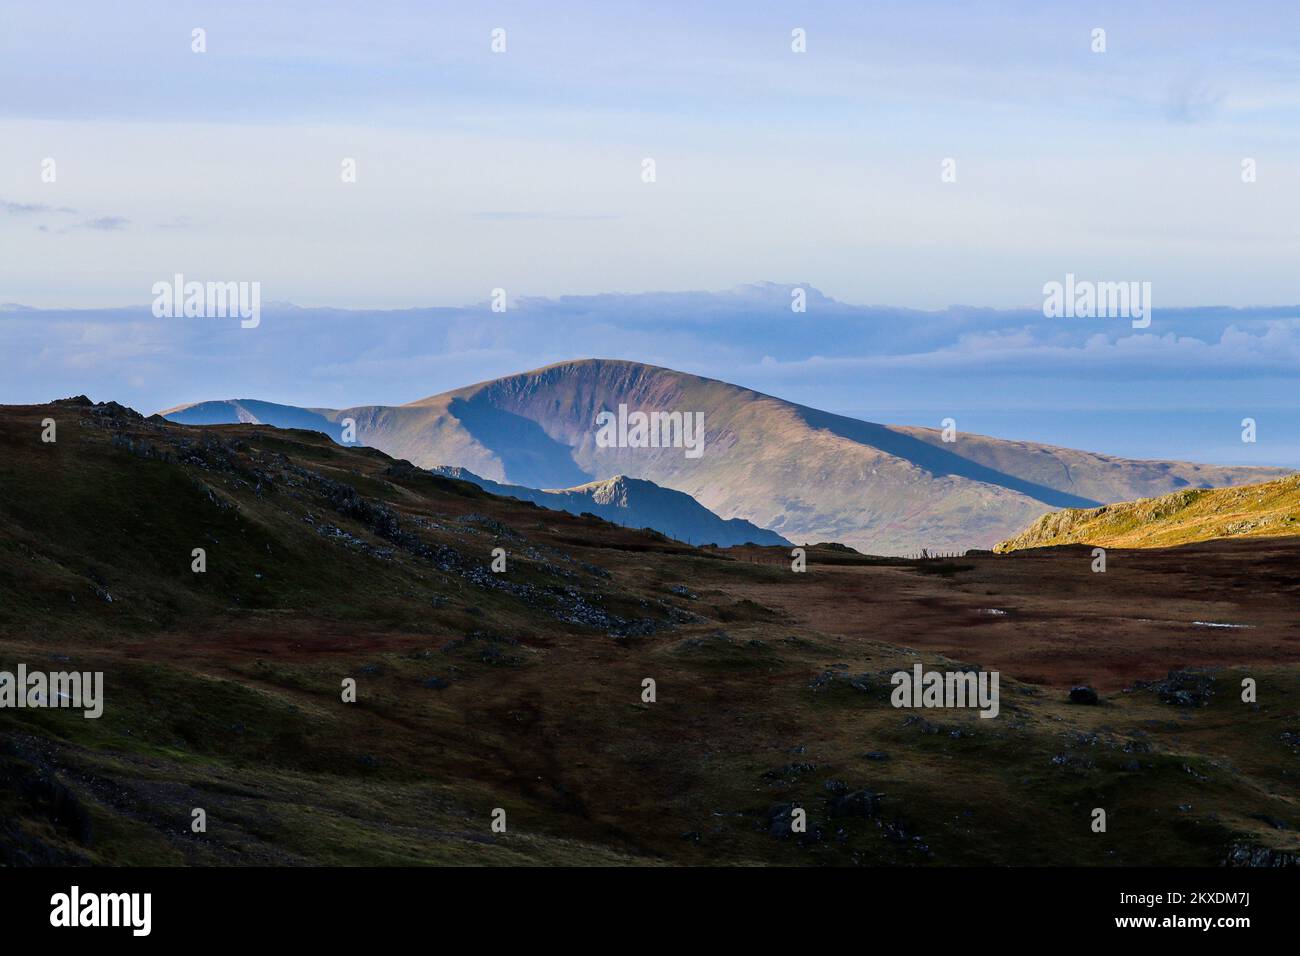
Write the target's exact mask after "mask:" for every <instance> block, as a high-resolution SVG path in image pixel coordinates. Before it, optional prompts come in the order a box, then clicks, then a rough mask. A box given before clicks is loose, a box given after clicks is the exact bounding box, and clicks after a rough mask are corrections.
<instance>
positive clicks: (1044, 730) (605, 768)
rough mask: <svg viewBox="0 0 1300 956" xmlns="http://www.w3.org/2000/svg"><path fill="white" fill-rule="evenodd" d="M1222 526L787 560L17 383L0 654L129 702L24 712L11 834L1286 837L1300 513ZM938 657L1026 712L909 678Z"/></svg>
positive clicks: (334, 861)
mask: <svg viewBox="0 0 1300 956" xmlns="http://www.w3.org/2000/svg"><path fill="white" fill-rule="evenodd" d="M46 418H52V419H54V420H55V421H56V423H57V426H58V432H57V442H55V443H43V442H42V441H41V440H40V435H41V432H42V428H43V426H42V421H43V420H44V419H46ZM1196 547H1199V548H1201V549H1202V550H1200V551H1197V552H1196V553H1194V554H1192V555H1190V556H1189V555H1188V554H1187V553H1186V552H1183V551H1179V552H1163V551H1149V552H1134V553H1132V554H1131V557H1127V558H1125V560H1116V561H1114V562H1112V568H1111V570H1110V571H1109V572H1108V573H1107V574H1105V575H1094V574H1091V573H1090V572H1089V570H1088V564H1089V558H1088V554H1087V551H1086V549H1068V548H1067V549H1061V550H1058V551H1054V552H1034V553H1030V554H1025V555H1012V556H1008V557H993V556H972V557H969V558H967V559H962V560H957V561H922V562H911V561H904V560H901V559H881V558H871V557H866V556H863V555H859V554H855V553H853V552H852V551H847V550H845V549H843V548H840V547H822V548H812V549H809V551H808V569H807V571H806V572H804V573H801V574H796V573H793V572H792V571H791V566H790V554H789V550H788V549H786V548H761V547H750V548H739V549H729V550H700V549H692V548H689V547H686V546H685V545H682V544H680V543H678V542H674V541H671V540H669V539H667V538H663V537H660V536H656V535H650V534H645V533H643V532H635V531H629V530H626V529H623V528H620V527H618V526H616V525H613V524H610V523H608V522H604V521H601V520H599V519H596V518H584V517H580V516H577V515H570V514H567V513H564V512H559V511H549V510H544V509H540V508H537V507H535V506H533V505H531V504H529V503H527V502H521V501H517V500H512V499H505V498H497V497H494V496H492V495H489V494H487V493H485V492H484V491H482V490H481V489H479V488H477V487H475V486H474V485H471V484H469V483H465V482H459V481H454V480H450V479H447V478H444V477H439V476H433V475H430V474H428V473H425V472H423V471H420V470H418V469H415V468H412V467H411V466H409V465H407V464H405V463H403V462H400V461H395V460H393V459H391V458H389V457H388V456H386V455H384V454H382V453H380V452H378V451H374V450H371V449H359V448H342V447H339V446H337V445H335V444H333V443H332V442H330V441H329V439H327V438H326V437H325V436H323V435H320V434H318V433H314V432H309V431H284V430H276V429H269V428H265V427H258V426H252V425H231V426H217V427H207V428H195V427H188V426H181V425H175V424H170V423H167V422H164V421H162V420H160V419H148V420H146V419H143V418H141V417H140V416H138V415H136V414H135V413H133V412H131V411H130V410H128V409H123V408H121V407H119V406H115V405H112V404H101V405H92V404H90V403H89V402H87V401H85V400H81V399H78V400H69V401H66V402H60V403H55V404H53V405H46V406H32V407H3V408H0V671H11V672H12V671H13V670H14V669H15V668H16V667H17V666H18V665H19V664H26V665H27V666H28V667H29V668H47V669H74V668H75V669H77V670H87V671H96V670H97V671H102V672H104V674H105V702H104V714H103V716H102V717H101V718H100V719H98V720H86V719H84V718H83V717H82V716H81V715H80V713H78V712H73V711H67V710H42V709H24V710H14V709H3V708H0V864H69V863H75V864H142V863H167V864H268V865H300V864H326V865H374V864H463V863H482V864H518V863H589V864H664V863H676V864H731V863H742V864H746V863H752V864H835V865H855V864H857V865H863V864H868V865H870V864H885V865H890V864H924V865H944V864H974V863H994V864H1070V863H1078V864H1095V865H1135V864H1169V865H1176V864H1196V865H1207V866H1209V865H1219V864H1223V863H1231V864H1251V863H1253V864H1258V865H1266V864H1277V863H1283V862H1288V861H1294V860H1295V859H1296V855H1297V847H1296V833H1297V828H1298V827H1300V806H1297V795H1296V788H1295V774H1296V760H1297V757H1298V756H1300V681H1298V680H1297V675H1298V674H1300V663H1298V662H1300V643H1298V642H1297V641H1296V639H1295V630H1294V620H1295V617H1296V612H1297V610H1300V572H1297V568H1298V567H1300V560H1298V559H1300V539H1297V540H1296V541H1294V542H1287V541H1280V542H1279V541H1277V540H1270V541H1267V542H1263V543H1262V544H1260V545H1256V544H1255V543H1253V542H1252V543H1251V547H1249V548H1234V547H1232V546H1231V543H1228V544H1227V545H1225V544H1222V543H1218V544H1215V545H1206V546H1196ZM195 548H202V549H204V551H205V554H206V571H204V572H202V573H196V572H195V571H194V570H193V563H192V562H193V557H192V554H193V549H195ZM498 548H500V549H504V551H505V552H506V554H507V557H508V566H507V568H506V570H505V571H504V572H503V573H500V574H497V573H493V572H492V571H491V570H490V564H491V561H492V553H493V551H494V550H495V549H498ZM1198 621H1228V622H1234V623H1238V624H1243V625H1248V626H1247V627H1243V628H1241V629H1234V630H1227V631H1219V630H1207V629H1205V628H1202V627H1200V626H1198V625H1197V624H1195V623H1194V622H1198ZM917 662H921V663H923V664H924V665H925V666H927V667H937V668H943V669H948V668H956V667H958V666H964V667H970V666H981V667H983V668H986V669H995V670H999V671H1000V672H1001V677H1002V685H1001V686H1002V700H1001V711H1000V714H999V716H998V717H997V718H995V719H992V720H984V719H980V718H979V717H978V716H977V715H976V712H975V711H973V710H951V709H950V710H927V711H907V710H899V709H895V708H894V707H892V706H891V705H890V702H889V693H890V681H889V676H890V674H891V673H893V672H894V671H895V670H898V669H904V668H910V667H911V666H912V665H913V664H914V663H917ZM957 662H961V663H960V665H959V664H958V663H957ZM1244 676H1250V677H1252V678H1253V679H1255V680H1257V681H1258V685H1259V699H1258V702H1257V703H1254V704H1244V703H1242V702H1241V700H1240V699H1239V687H1240V682H1241V679H1242V678H1243V677H1244ZM647 678H650V679H653V680H654V681H655V682H656V687H657V697H656V699H655V700H654V701H653V702H647V701H646V700H645V699H644V698H643V693H644V690H643V687H644V681H645V680H646V679H647ZM349 679H350V680H355V682H356V691H357V697H356V701H355V703H348V702H345V701H344V700H343V699H342V696H341V693H340V687H341V685H342V682H343V681H344V680H349ZM1076 683H1089V684H1091V685H1093V686H1094V687H1095V688H1096V690H1097V691H1098V692H1099V694H1100V701H1099V702H1098V703H1097V704H1095V705H1091V706H1082V705H1078V704H1072V703H1070V702H1069V699H1068V694H1069V689H1070V687H1071V686H1072V685H1074V684H1076ZM794 807H798V808H802V809H804V810H806V812H807V815H808V830H807V832H806V833H804V834H797V835H796V834H793V833H791V831H790V828H789V825H788V822H787V821H788V820H789V819H790V812H791V810H792V808H794ZM1095 807H1103V808H1106V809H1107V811H1108V814H1109V827H1108V830H1107V832H1106V833H1104V834H1098V833H1094V832H1092V830H1091V827H1090V823H1091V819H1092V817H1091V811H1092V809H1093V808H1095ZM195 809H202V810H204V811H205V813H206V816H207V830H206V832H203V833H195V832H194V831H193V830H192V827H191V820H192V818H193V812H194V810H195ZM496 809H501V810H504V811H505V813H506V818H507V821H508V828H507V831H506V832H504V833H496V832H493V830H492V829H491V820H492V815H493V811H494V810H496Z"/></svg>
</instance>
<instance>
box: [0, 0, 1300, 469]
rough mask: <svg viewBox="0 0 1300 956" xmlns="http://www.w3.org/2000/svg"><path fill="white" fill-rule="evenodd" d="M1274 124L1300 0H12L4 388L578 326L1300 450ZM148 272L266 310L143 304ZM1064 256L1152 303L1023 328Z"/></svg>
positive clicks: (370, 371)
mask: <svg viewBox="0 0 1300 956" xmlns="http://www.w3.org/2000/svg"><path fill="white" fill-rule="evenodd" d="M199 28H201V29H202V30H203V31H204V34H203V36H204V41H205V47H206V48H205V51H204V52H201V53H199V52H194V50H193V44H194V40H193V35H194V34H193V31H194V30H195V29H199ZM497 29H500V30H504V31H505V34H504V36H505V51H504V52H501V53H494V52H493V50H492V38H493V31H494V30H497ZM795 29H800V30H803V31H805V35H806V52H803V53H796V52H794V51H793V50H792V49H791V43H792V39H791V38H792V31H793V30H795ZM1097 29H1102V30H1104V31H1105V51H1104V52H1094V49H1093V48H1094V46H1095V45H1096V41H1095V39H1094V32H1095V31H1096V30H1097ZM1298 118H1300V5H1297V4H1294V3H1283V2H1278V3H1262V2H1260V3H1251V2H1245V3H1233V4H1224V3H1199V2H1167V3H1162V2H1154V3H1143V4H1132V3H1127V2H1126V3H1086V2H1070V3H1053V2H1025V3H989V4H978V5H977V4H969V3H902V2H898V3H893V2H882V3H867V2H847V0H845V2H835V3H806V4H797V5H796V4H790V3H765V2H743V3H742V2H717V3H709V4H700V3H685V2H655V3H626V2H601V3H594V2H593V3H574V2H563V0H560V2H547V3H545V4H540V3H528V4H524V3H520V4H511V3H492V2H485V3H475V4H464V3H430V2H418V3H417V2H410V3H406V2H386V3H370V4H357V3H338V2H293V0H277V2H275V3H264V2H238V0H222V2H219V3H218V2H211V3H198V2H184V0H167V2H144V0H126V2H123V3H115V4H104V3H100V2H77V0H69V2H61V3H59V4H57V5H52V4H49V3H47V2H40V3H38V2H26V0H4V2H3V4H2V5H0V303H10V304H11V305H10V306H9V307H7V308H3V309H0V347H3V348H4V352H5V357H4V359H3V360H2V362H3V364H2V365H0V370H3V376H2V378H0V401H36V400H47V399H49V398H52V397H57V396H58V395H62V394H73V393H78V392H86V393H91V394H92V397H95V398H109V397H112V398H116V399H118V400H120V401H126V402H129V403H132V404H135V405H136V406H137V407H141V408H142V410H145V411H153V410H156V409H157V408H161V407H166V406H169V405H172V404H177V403H179V402H183V401H193V400H199V399H204V398H219V397H255V398H263V399H268V400H280V401H287V402H291V403H294V404H317V405H349V404H357V403H362V402H400V401H409V400H413V399H415V398H419V397H421V396H423V395H427V394H431V393H434V392H437V391H440V390H442V389H444V388H450V387H455V386H458V385H462V384H465V383H467V382H470V381H476V380H479V379H483V378H488V377H491V376H493V375H497V374H505V373H508V372H512V371H519V370H521V369H525V368H531V367H536V366H539V365H542V364H545V363H546V362H548V361H555V360H559V359H564V358H574V357H582V356H588V355H605V356H611V357H625V358H636V359H640V360H645V361H652V362H656V363H657V364H664V365H671V366H673V367H677V368H683V369H685V370H688V371H698V372H701V373H702V374H712V375H714V376H715V377H719V378H726V379H727V380H730V381H738V382H740V383H742V384H746V385H750V386H752V387H756V388H760V389H762V390H764V391H770V392H773V393H775V394H780V395H782V396H783V397H789V398H792V399H794V400H797V401H803V402H805V403H807V404H814V405H817V406H818V407H822V408H828V409H830V410H834V411H844V412H848V413H851V414H856V415H859V416H861V417H866V418H870V419H872V420H877V421H900V422H902V421H906V422H909V423H915V424H936V422H935V419H936V416H938V417H942V416H943V415H946V414H954V415H956V417H958V419H959V421H961V420H962V416H963V415H964V416H965V420H966V421H969V422H971V423H972V424H971V425H970V426H969V427H970V428H971V429H972V430H981V429H982V430H984V431H986V432H988V433H991V434H998V435H1001V436H1004V437H1021V438H1033V439H1035V440H1044V441H1055V442H1056V443H1058V444H1074V445H1078V446H1081V447H1088V448H1092V449H1095V450H1101V451H1112V452H1116V453H1125V454H1139V455H1141V456H1145V457H1184V458H1203V459H1204V460H1213V461H1225V462H1226V461H1234V462H1236V461H1240V462H1259V463H1266V462H1267V463H1276V464H1296V465H1300V422H1297V421H1296V420H1295V418H1296V413H1295V411H1294V406H1295V405H1296V404H1297V403H1296V402H1295V398H1294V394H1295V389H1294V383H1295V372H1296V370H1297V365H1296V359H1297V348H1296V336H1297V331H1296V329H1297V325H1296V323H1297V321H1298V319H1300V309H1297V308H1296V307H1295V304H1296V303H1298V302H1300V290H1298V289H1297V281H1296V274H1297V270H1296V262H1297V261H1298V259H1297V253H1298V252H1300V231H1298V230H1297V229H1296V228H1295V223H1296V222H1297V221H1300V122H1297V119H1298ZM646 159H653V160H654V164H655V179H654V181H653V182H646V181H644V178H643V164H644V161H645V160H646ZM50 160H52V161H53V168H54V170H55V176H54V178H53V181H46V180H47V178H48V177H47V176H45V175H43V173H45V171H46V170H47V169H48V168H49V166H48V163H47V161H50ZM345 160H353V161H355V168H356V177H355V182H345V181H344V177H343V176H342V174H341V173H342V168H343V164H344V162H345ZM945 160H953V161H954V164H952V165H951V166H950V167H948V168H951V169H955V173H956V176H955V181H944V178H943V176H942V175H941V173H942V171H943V170H944V169H945V166H944V162H945ZM1245 160H1251V161H1252V162H1253V166H1254V169H1255V177H1254V181H1251V182H1245V181H1243V175H1242V168H1243V167H1242V164H1243V161H1245ZM949 178H951V177H949ZM176 273H181V274H184V275H185V276H186V277H187V278H190V279H196V280H201V281H202V280H213V281H223V282H224V281H240V282H257V283H260V288H261V295H262V299H263V302H265V303H273V302H274V303H293V305H294V306H296V308H291V307H287V306H282V307H272V306H270V305H268V306H267V308H266V314H267V315H266V319H265V320H264V321H263V323H262V325H261V326H260V327H259V328H257V329H250V330H240V331H238V332H232V331H231V330H230V329H229V328H228V327H227V326H205V325H201V324H200V325H194V324H193V322H192V321H190V324H188V325H187V324H185V323H186V322H187V321H188V320H180V319H154V318H153V317H152V315H151V314H150V312H149V303H150V301H151V298H152V293H151V289H152V286H153V284H154V283H155V282H158V281H160V280H166V279H169V278H170V277H171V276H173V275H175V274H176ZM1067 273H1070V274H1075V275H1078V276H1080V277H1085V278H1090V279H1095V280H1097V281H1119V280H1134V281H1144V282H1150V283H1151V288H1152V290H1153V292H1152V295H1153V301H1154V303H1155V321H1154V322H1153V325H1152V327H1151V328H1149V329H1145V330H1133V329H1130V328H1127V327H1126V326H1125V324H1124V323H1122V322H1119V321H1117V320H1097V321H1096V322H1094V323H1091V324H1090V323H1088V322H1085V321H1081V320H1061V319H1055V320H1049V319H1046V318H1044V317H1043V315H1042V313H1041V305H1042V298H1043V295H1042V288H1043V285H1044V283H1046V282H1049V281H1053V280H1061V279H1062V278H1063V277H1064V276H1065V275H1066V274H1067ZM763 283H776V284H777V286H776V289H777V291H778V292H779V293H780V294H786V291H787V287H788V286H790V285H795V284H798V285H800V286H801V287H803V288H807V289H811V290H817V295H816V296H815V297H814V298H813V299H812V300H811V301H810V306H809V315H808V316H805V317H804V318H802V319H800V318H799V317H797V316H792V315H791V313H790V312H789V309H788V307H785V308H784V309H783V308H781V304H780V303H779V302H776V301H775V300H773V301H767V300H768V299H771V298H772V287H769V286H764V285H762V284H763ZM497 288H501V289H505V290H507V293H508V300H509V301H510V302H511V303H512V306H511V310H510V311H509V312H507V313H506V314H505V315H504V316H502V315H498V314H494V313H491V312H489V311H488V310H487V309H486V308H485V307H483V306H482V303H484V302H486V301H487V300H488V298H489V297H490V296H491V294H492V290H493V289H497ZM756 289H757V290H758V292H755V291H754V290H756ZM734 290H740V291H734ZM746 290H748V291H746ZM756 299H757V300H759V301H757V302H756ZM787 301H788V300H787ZM737 302H739V303H740V305H737V304H736V303H737ZM523 303H531V305H529V306H527V307H525V306H524V305H523ZM17 306H22V307H25V308H18V307H17ZM33 309H34V310H40V311H35V312H33V311H30V310H33ZM655 309H659V310H660V311H659V312H655V311H654V310H655ZM818 309H820V310H821V313H820V314H819V313H818V311H817V310H818ZM313 310H318V311H313ZM341 310H346V311H341ZM386 310H392V311H386ZM639 310H649V311H639ZM692 310H694V311H692ZM1232 310H1235V311H1232ZM724 314H725V315H726V316H727V318H726V319H725V321H724V319H722V318H719V316H720V315H724ZM710 316H711V317H710ZM972 316H975V317H977V318H972ZM979 317H982V318H979ZM202 321H207V320H202ZM958 412H960V413H961V414H957V413H958ZM1249 414H1254V415H1256V416H1257V417H1259V419H1260V421H1261V426H1260V440H1259V442H1258V443H1257V444H1256V445H1254V446H1244V445H1243V444H1242V443H1241V442H1240V441H1239V440H1237V439H1236V438H1235V437H1234V436H1235V434H1236V433H1237V432H1239V430H1240V429H1239V422H1240V419H1241V418H1242V417H1244V416H1245V415H1249ZM1265 421H1267V422H1268V427H1265V425H1264V424H1263V423H1264V422H1265Z"/></svg>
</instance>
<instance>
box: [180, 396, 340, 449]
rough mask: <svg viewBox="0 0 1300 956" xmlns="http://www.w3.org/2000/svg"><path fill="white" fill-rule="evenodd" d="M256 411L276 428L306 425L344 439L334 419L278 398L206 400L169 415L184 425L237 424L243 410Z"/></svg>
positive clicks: (330, 435) (308, 427)
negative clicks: (271, 400)
mask: <svg viewBox="0 0 1300 956" xmlns="http://www.w3.org/2000/svg"><path fill="white" fill-rule="evenodd" d="M241 409H242V410H243V411H244V412H245V413H247V414H249V415H252V416H253V417H254V418H256V419H257V421H258V423H260V424H263V425H273V426H274V427H276V428H304V429H306V430H308V431H313V432H324V433H325V434H326V435H328V436H329V437H330V438H332V439H334V440H335V441H336V442H338V443H340V444H342V442H343V426H342V425H340V424H339V423H338V422H332V421H330V420H329V419H328V418H326V417H325V416H324V415H321V414H320V413H319V412H313V411H311V410H310V409H307V408H298V407H296V406H293V405H277V404H276V403H274V402H262V401H257V400H256V399H245V398H241V399H236V400H234V401H231V402H203V403H201V404H199V405H192V406H190V407H189V408H183V409H181V410H180V411H176V412H171V413H170V414H168V415H167V416H166V417H167V419H168V420H169V421H173V422H179V423H180V424H182V425H233V424H236V423H238V422H241V421H244V420H245V419H244V418H242V417H241V416H240V410H241Z"/></svg>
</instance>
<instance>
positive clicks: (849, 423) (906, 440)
mask: <svg viewBox="0 0 1300 956" xmlns="http://www.w3.org/2000/svg"><path fill="white" fill-rule="evenodd" d="M800 411H801V412H802V414H803V417H804V420H805V421H806V422H807V423H808V424H809V425H811V426H813V427H814V428H824V429H826V430H827V431H829V432H831V433H832V434H835V435H839V436H840V437H841V438H847V439H849V440H850V441H855V442H858V443H860V444H863V445H869V446H871V447H872V448H876V449H879V450H880V451H883V452H885V453H886V454H890V455H894V456H895V457H898V458H902V459H904V460H905V461H910V462H911V463H912V464H914V465H917V466H919V467H921V468H924V469H925V470H926V471H928V472H930V473H931V474H932V475H935V476H936V477H944V476H945V475H955V476H957V477H959V478H969V479H970V480H972V481H982V482H984V483H985V484H989V485H998V486H1000V487H1002V488H1006V489H1008V490H1010V491H1018V492H1020V493H1021V494H1022V495H1028V496H1029V497H1030V498H1034V499H1036V500H1038V501H1041V502H1043V503H1044V504H1048V505H1051V506H1052V507H1054V508H1096V507H1097V506H1098V505H1100V504H1101V502H1100V501H1093V500H1092V499H1091V498H1083V497H1081V496H1079V495H1072V494H1070V493H1069V492H1065V491H1059V490H1057V489H1056V488H1050V487H1048V486H1047V485H1040V484H1036V483H1035V482H1032V481H1025V480H1024V479H1022V478H1016V477H1015V476H1014V475H1008V474H1007V473H1006V472H1002V471H998V470H997V469H996V468H989V467H987V466H986V465H981V464H979V463H977V462H973V461H971V460H970V459H968V458H963V457H962V456H961V455H958V454H954V453H953V452H950V451H947V450H945V449H943V448H936V447H935V446H934V445H931V444H930V443H929V442H924V441H921V440H920V439H919V438H913V437H912V436H911V435H904V434H902V433H900V432H896V431H893V430H892V429H889V428H886V427H885V426H884V425H877V424H875V423H873V422H863V421H858V420H857V419H853V418H844V417H843V416H841V415H832V414H831V413H830V412H822V411H818V410H817V409H815V408H801V409H800Z"/></svg>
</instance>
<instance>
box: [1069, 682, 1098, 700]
mask: <svg viewBox="0 0 1300 956" xmlns="http://www.w3.org/2000/svg"><path fill="white" fill-rule="evenodd" d="M1070 703H1072V704H1096V703H1097V692H1096V691H1095V690H1093V689H1092V688H1091V687H1086V686H1083V685H1080V686H1079V687H1071V688H1070Z"/></svg>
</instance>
